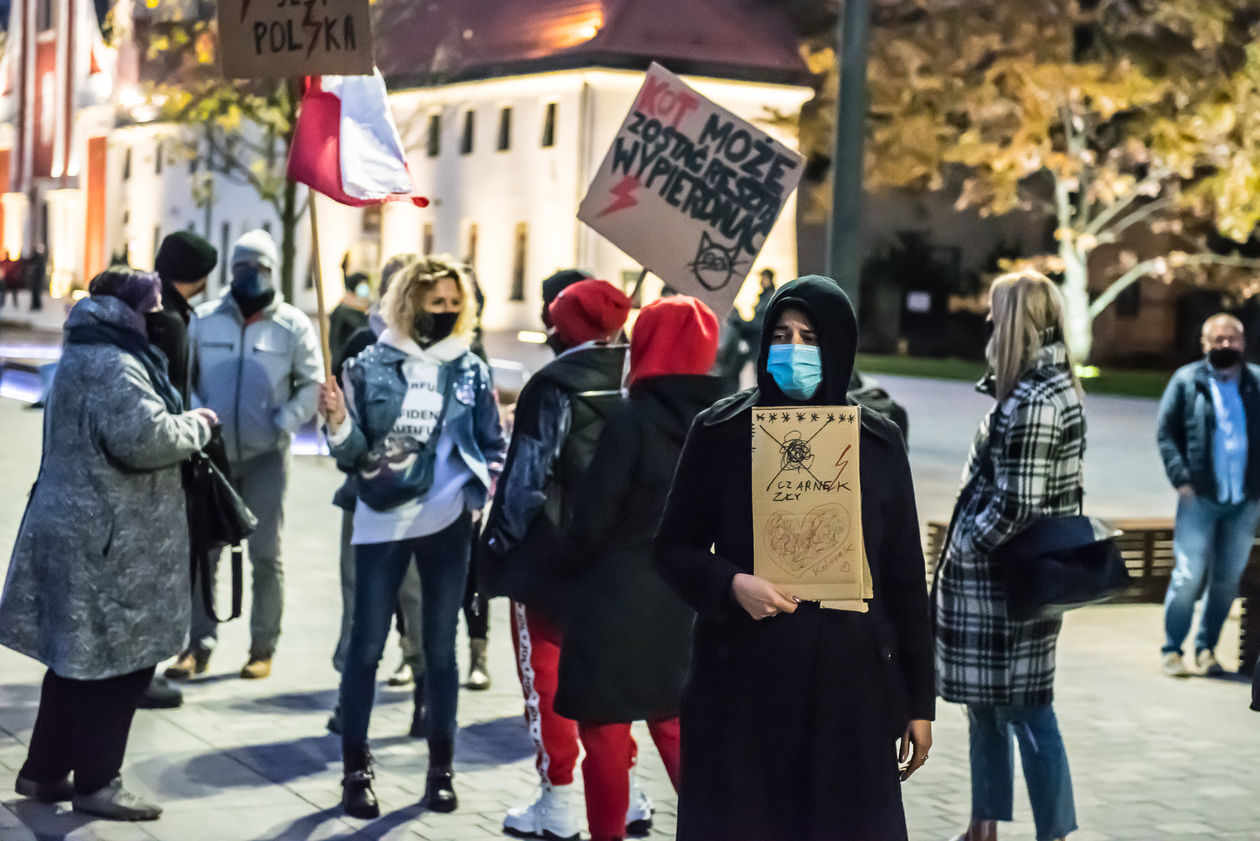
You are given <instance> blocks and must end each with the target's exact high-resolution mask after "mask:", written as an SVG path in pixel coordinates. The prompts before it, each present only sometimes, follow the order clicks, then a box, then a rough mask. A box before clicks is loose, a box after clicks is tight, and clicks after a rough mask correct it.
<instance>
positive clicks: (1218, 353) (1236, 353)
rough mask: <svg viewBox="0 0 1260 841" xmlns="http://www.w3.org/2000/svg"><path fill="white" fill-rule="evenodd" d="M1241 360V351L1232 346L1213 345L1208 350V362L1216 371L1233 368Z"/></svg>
mask: <svg viewBox="0 0 1260 841" xmlns="http://www.w3.org/2000/svg"><path fill="white" fill-rule="evenodd" d="M1239 362H1242V351H1241V350H1238V348H1232V347H1214V348H1212V349H1211V350H1209V351H1208V364H1209V365H1211V366H1212V367H1213V368H1215V369H1217V370H1218V371H1220V370H1224V369H1226V368H1233V367H1234V366H1235V365H1237V364H1238V363H1239Z"/></svg>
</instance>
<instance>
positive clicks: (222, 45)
mask: <svg viewBox="0 0 1260 841" xmlns="http://www.w3.org/2000/svg"><path fill="white" fill-rule="evenodd" d="M219 60H220V62H221V63H222V66H223V67H222V69H223V75H224V76H227V77H228V78H230V79H259V78H266V77H272V76H366V75H371V73H372V21H371V17H370V16H369V13H368V0H219Z"/></svg>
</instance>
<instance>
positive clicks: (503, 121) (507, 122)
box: [499, 108, 512, 152]
mask: <svg viewBox="0 0 1260 841" xmlns="http://www.w3.org/2000/svg"><path fill="white" fill-rule="evenodd" d="M511 148H512V109H511V108H504V109H503V110H502V111H500V112H499V151H500V152H506V151H507V150H508V149H511Z"/></svg>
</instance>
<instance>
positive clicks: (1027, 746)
mask: <svg viewBox="0 0 1260 841" xmlns="http://www.w3.org/2000/svg"><path fill="white" fill-rule="evenodd" d="M990 306H991V316H990V318H991V325H992V330H993V335H992V338H991V339H990V341H989V345H988V349H987V355H988V358H989V362H990V364H991V365H992V368H993V376H991V377H989V378H987V379H986V382H985V383H984V384H982V388H984V390H987V391H988V392H989V393H991V394H993V396H994V397H995V398H996V399H997V401H998V402H997V405H996V406H995V407H994V409H993V411H992V412H991V413H990V414H989V416H988V417H987V418H986V419H985V420H984V421H983V422H982V423H981V425H980V431H979V433H978V434H977V435H976V440H975V443H974V444H973V445H972V448H971V455H970V457H969V459H968V462H967V473H966V477H967V481H966V484H965V485H964V487H963V490H962V493H961V494H960V495H959V498H958V502H957V504H956V506H955V511H954V521H953V527H952V529H951V532H950V537H949V540H948V544H947V546H946V550H945V556H944V558H943V560H942V561H941V565H940V569H939V571H938V579H937V585H936V592H935V597H934V598H935V606H936V671H937V687H938V690H939V693H940V695H941V697H942V698H944V699H945V700H946V701H953V702H955V703H961V704H966V705H967V713H968V718H969V720H970V724H971V789H972V794H971V796H972V806H971V825H970V827H969V828H968V830H967V832H966V833H964V834H963V835H961V836H959V837H958V839H956V841H996V838H997V821H1000V820H1005V821H1009V820H1011V809H1012V799H1013V790H1014V768H1013V765H1012V761H1013V760H1012V756H1013V752H1012V746H1011V739H1012V737H1014V738H1015V739H1017V740H1018V741H1019V743H1020V757H1021V758H1022V760H1023V765H1024V776H1025V780H1026V782H1027V783H1028V794H1029V799H1030V800H1031V803H1032V811H1033V818H1034V822H1035V825H1036V830H1037V839H1038V841H1049V839H1058V838H1062V837H1064V836H1066V835H1067V834H1068V833H1069V832H1071V831H1073V830H1075V829H1076V815H1075V809H1074V806H1073V802H1072V783H1071V778H1070V776H1069V773H1068V764H1067V754H1066V753H1065V751H1064V748H1063V740H1062V738H1061V737H1060V735H1059V727H1058V722H1057V721H1056V719H1055V717H1054V711H1053V709H1052V707H1051V701H1052V700H1053V695H1054V650H1055V645H1056V643H1057V641H1058V636H1059V628H1060V626H1061V622H1060V620H1058V619H1052V620H1035V621H1030V622H1022V621H1017V620H1014V619H1011V618H1010V617H1008V616H1007V613H1006V603H1005V601H1004V596H1003V592H1002V585H1001V581H1000V576H999V570H998V569H997V566H996V564H995V563H994V561H993V559H992V553H993V550H994V549H996V548H997V547H998V546H1000V545H1001V544H1002V543H1004V542H1005V541H1006V540H1008V539H1010V538H1011V537H1013V536H1014V535H1015V534H1017V533H1018V532H1019V531H1020V530H1021V529H1023V528H1024V527H1025V526H1027V525H1029V524H1030V523H1031V522H1032V521H1033V520H1034V519H1037V518H1040V517H1054V516H1062V515H1067V514H1073V513H1075V512H1076V511H1077V509H1078V506H1079V504H1080V500H1081V494H1082V473H1081V467H1082V458H1083V456H1084V453H1085V416H1084V413H1083V412H1082V410H1081V391H1080V384H1079V382H1078V381H1077V379H1076V377H1075V375H1074V374H1073V372H1072V368H1071V365H1070V363H1069V360H1068V354H1067V348H1066V346H1065V345H1064V342H1063V323H1062V304H1061V299H1060V297H1059V292H1058V290H1057V289H1056V288H1055V286H1054V284H1053V283H1052V282H1051V281H1049V280H1048V279H1046V278H1045V277H1043V276H1041V275H1039V274H1036V273H1033V272H1027V273H1022V274H1015V275H1006V276H1004V277H1001V278H999V279H998V280H997V281H995V282H994V284H993V289H992V291H991V295H990Z"/></svg>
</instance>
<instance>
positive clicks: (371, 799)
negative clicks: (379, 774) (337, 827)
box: [341, 745, 381, 819]
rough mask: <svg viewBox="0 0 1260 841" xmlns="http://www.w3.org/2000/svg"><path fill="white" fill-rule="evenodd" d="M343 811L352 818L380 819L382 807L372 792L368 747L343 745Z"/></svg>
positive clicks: (370, 758) (370, 761) (370, 759)
mask: <svg viewBox="0 0 1260 841" xmlns="http://www.w3.org/2000/svg"><path fill="white" fill-rule="evenodd" d="M341 762H342V768H343V769H344V773H345V776H344V777H342V778H341V810H342V811H343V812H345V813H346V814H347V815H349V816H350V817H352V818H364V819H369V818H379V817H380V816H381V807H380V805H379V804H377V802H376V792H374V791H372V778H373V777H374V776H375V775H374V774H373V773H372V755H371V754H370V753H368V749H367V745H358V746H353V747H352V746H350V745H342V748H341Z"/></svg>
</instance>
